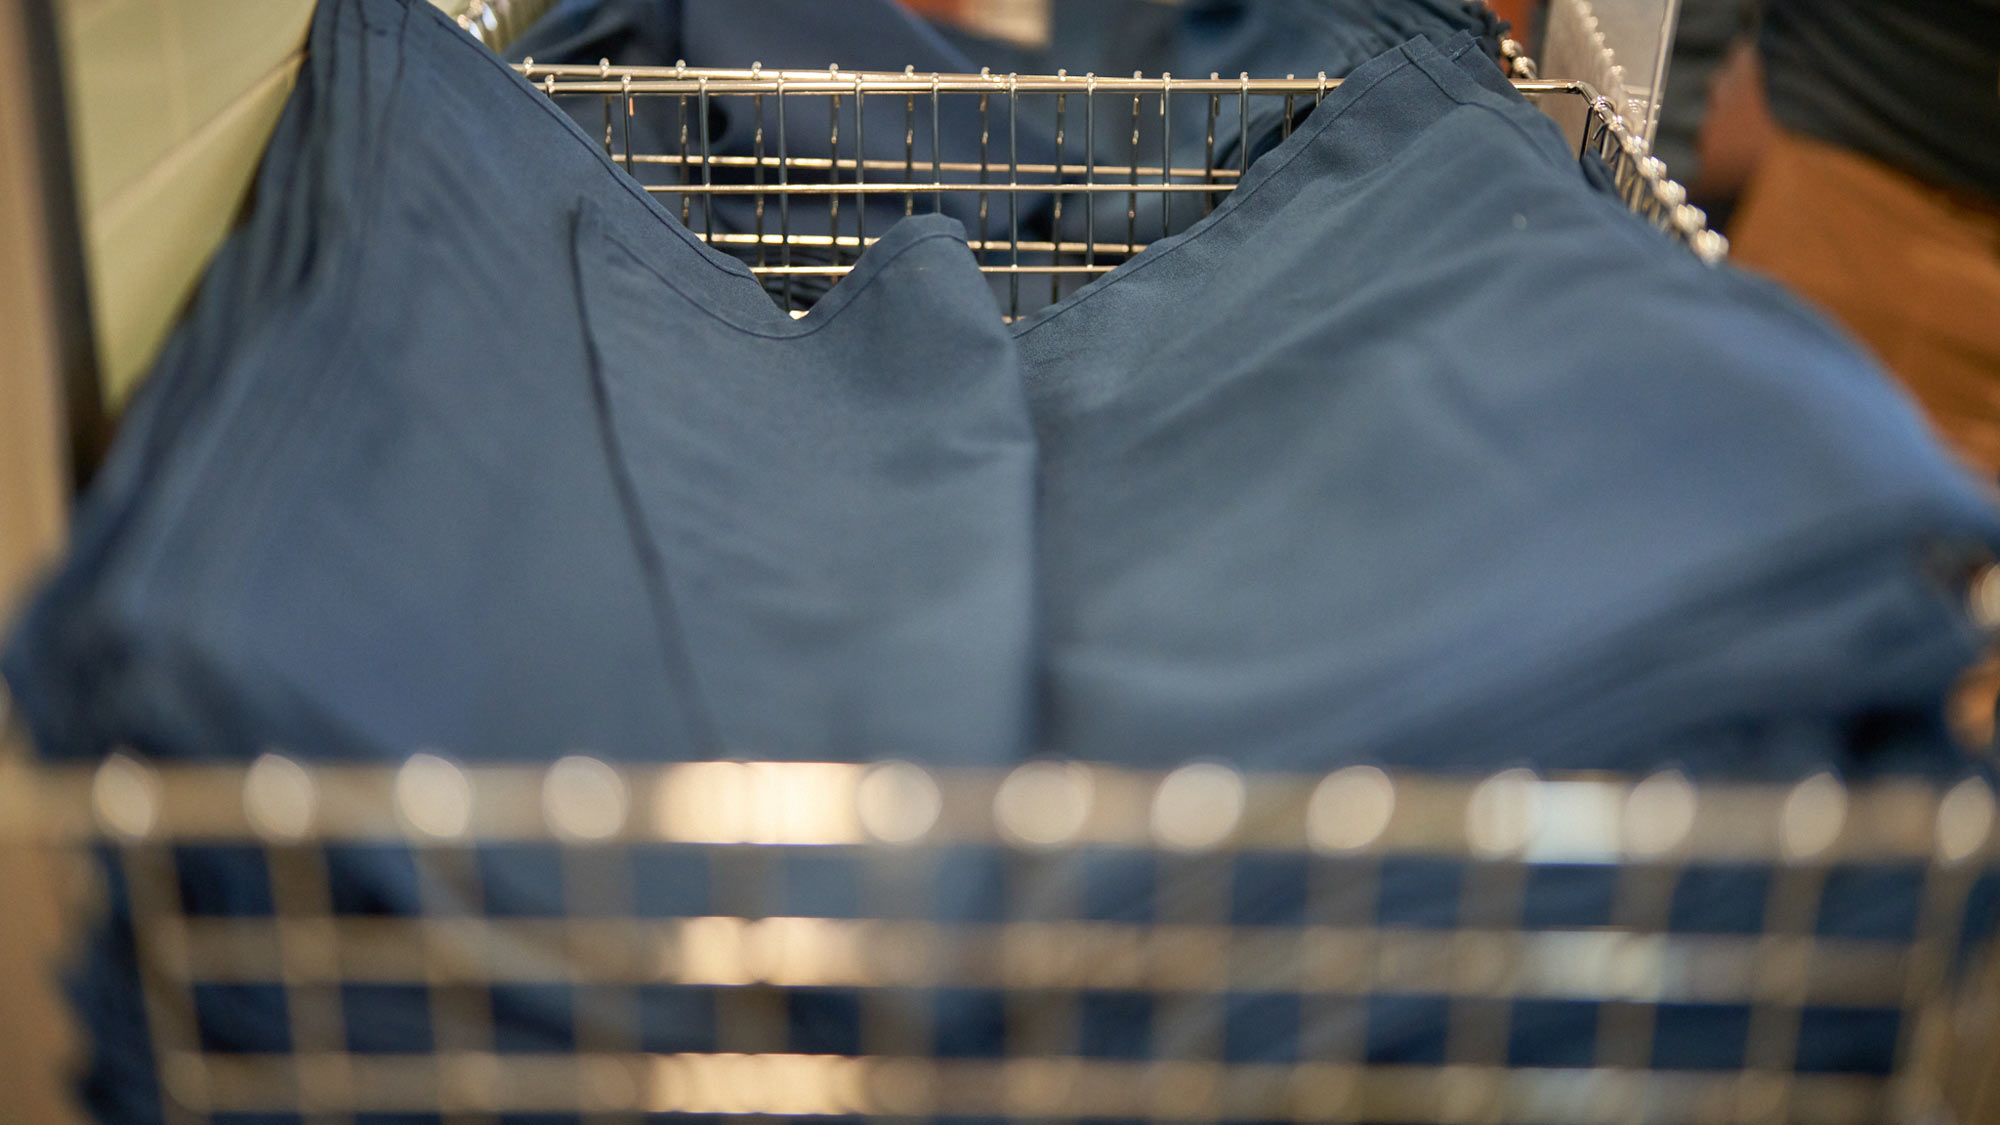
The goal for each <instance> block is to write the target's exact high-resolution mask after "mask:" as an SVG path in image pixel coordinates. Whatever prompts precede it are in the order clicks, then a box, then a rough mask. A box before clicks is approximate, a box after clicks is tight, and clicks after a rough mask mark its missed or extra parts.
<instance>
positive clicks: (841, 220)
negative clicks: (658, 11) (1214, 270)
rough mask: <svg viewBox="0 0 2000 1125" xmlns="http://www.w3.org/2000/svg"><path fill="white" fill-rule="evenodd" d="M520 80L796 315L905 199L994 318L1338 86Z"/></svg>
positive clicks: (1050, 285) (1073, 284)
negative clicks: (1255, 134) (880, 218)
mask: <svg viewBox="0 0 2000 1125" xmlns="http://www.w3.org/2000/svg"><path fill="white" fill-rule="evenodd" d="M1503 61H1504V64H1505V65H1506V66H1507V68H1508V69H1509V71H1510V73H1511V75H1512V77H1513V79H1514V82H1515V85H1516V87H1517V88H1518V89H1519V90H1520V91H1521V92H1522V93H1523V94H1524V95H1526V96H1528V97H1529V98H1531V99H1534V100H1536V101H1538V102H1541V103H1542V104H1543V105H1544V106H1545V108H1549V107H1551V106H1552V105H1553V104H1554V103H1562V102H1568V103H1570V106H1571V108H1572V110H1573V111H1576V112H1579V113H1580V115H1581V116H1582V118H1583V119H1584V122H1585V124H1584V127H1583V131H1582V137H1581V143H1580V145H1579V150H1578V156H1579V159H1582V158H1585V157H1586V156H1588V155H1595V156H1596V157H1599V158H1601V159H1603V160H1604V161H1605V162H1606V164H1607V165H1608V166H1609V168H1610V170H1611V172H1612V175H1613V177H1614V180H1615V183H1616V187H1617V191H1618V193H1619V196H1620V198H1621V199H1622V200H1623V201H1624V203H1625V204H1626V206H1628V207H1629V208H1631V209H1632V210H1633V211H1635V212H1636V213H1638V214H1640V215H1642V216H1643V217H1645V218H1646V220H1647V221H1648V222H1649V223H1651V224H1652V225H1653V226H1655V227H1656V228H1658V229H1660V230H1661V231H1663V232H1664V233H1666V234H1667V235H1668V236H1669V237H1671V238H1673V239H1675V240H1676V241H1678V242H1680V243H1682V244H1683V245H1685V246H1687V247H1688V248H1689V250H1691V251H1692V252H1693V253H1695V254H1696V255H1698V256H1699V257H1701V258H1702V259H1703V260H1704V261H1707V262H1710V263H1714V262H1719V261H1721V260H1722V259H1723V258H1724V257H1725V256H1726V254H1727V250H1728V243H1727V241H1726V240H1725V239H1724V238H1723V237H1722V236H1721V235H1720V234H1718V233H1716V232H1715V231H1713V230H1710V229H1709V228H1708V225H1707V216H1706V215H1705V214H1704V213H1703V212H1702V211H1701V210H1700V209H1699V208H1696V207H1694V206H1692V205H1690V204H1689V203H1688V202H1687V192H1686V190H1685V189H1683V188H1682V187H1681V185H1679V184H1678V183H1676V182H1674V181H1673V180H1672V179H1670V178H1669V177H1668V176H1667V172H1666V168H1665V165H1664V164H1663V163H1662V162H1661V161H1660V160H1659V159H1658V158H1657V157H1654V156H1652V155H1651V153H1650V151H1649V150H1648V148H1647V146H1646V144H1645V143H1644V141H1643V140H1641V139H1640V138H1639V137H1638V136H1637V135H1635V134H1634V133H1633V132H1632V131H1631V130H1630V129H1629V128H1628V127H1627V125H1626V123H1625V121H1624V119H1623V117H1621V116H1620V115H1619V113H1618V112H1617V109H1616V107H1615V106H1614V105H1613V104H1612V102H1611V101H1610V100H1609V99H1607V98H1604V97H1601V96H1599V94H1598V93H1597V92H1596V91H1595V90H1593V89H1592V88H1591V87H1590V86H1588V85H1587V84H1585V83H1582V82H1576V81H1567V80H1564V81H1549V80H1543V79H1540V78H1538V77H1537V76H1536V68H1535V64H1534V62H1533V60H1532V59H1530V58H1528V57H1527V56H1526V55H1525V54H1524V53H1523V52H1522V51H1521V49H1520V47H1519V45H1518V44H1516V43H1513V42H1512V41H1508V42H1507V43H1506V44H1505V45H1504V50H1503ZM516 69H517V70H518V71H519V72H520V73H521V74H522V75H523V76H524V77H526V78H527V79H528V80H529V81H530V82H532V83H534V84H535V85H536V86H537V87H538V88H539V89H541V90H542V91H543V92H544V93H546V94H547V95H548V96H549V97H550V98H551V99H553V100H555V101H556V102H557V103H558V104H560V105H563V106H564V107H565V108H568V109H570V110H571V111H572V113H573V114H574V115H576V116H578V118H579V119H580V120H585V121H588V120H591V119H593V116H594V118H595V119H596V120H598V121H599V122H601V131H599V136H600V138H601V141H602V143H603V145H604V149H605V151H606V153H607V154H608V155H609V156H610V157H611V158H612V159H613V160H614V161H615V162H617V163H618V164H619V165H620V166H621V167H623V168H624V169H625V170H626V171H628V172H630V173H632V174H633V175H634V176H635V177H636V178H638V179H639V180H640V181H641V182H642V183H643V184H644V185H645V186H646V188H647V190H648V191H649V192H652V193H653V194H654V195H655V196H656V197H657V198H659V199H660V200H661V202H662V203H663V204H664V205H665V206H666V207H667V209H668V210H669V211H670V212H671V213H673V214H675V215H677V216H678V217H679V218H680V219H681V221H682V223H683V224H684V225H685V226H687V227H688V228H689V229H690V230H692V231H693V232H695V233H696V234H698V235H699V236H700V237H702V238H704V239H706V240H707V241H709V242H710V243H711V244H714V245H717V246H720V247H724V248H726V249H728V250H730V251H731V252H733V253H735V254H737V255H738V256H740V257H742V258H744V260H745V261H746V264H748V265H749V266H750V268H751V269H752V271H753V272H754V273H755V274H756V275H757V276H759V277H760V278H762V279H763V280H764V282H765V284H766V286H767V288H769V289H771V291H772V293H773V296H774V297H775V298H777V299H778V300H779V302H780V303H781V304H782V305H783V306H784V307H785V308H786V309H787V310H788V311H791V312H793V313H794V314H795V315H803V313H804V310H805V309H806V308H809V307H810V304H811V301H812V299H813V296H814V295H815V294H817V293H819V292H824V290H825V288H826V287H827V286H828V285H829V284H830V283H831V282H832V281H833V280H834V279H837V278H839V277H840V276H843V275H845V274H846V273H847V272H848V271H850V270H851V269H852V268H853V266H854V262H855V260H856V259H858V258H859V256H860V254H861V252H862V251H863V250H864V249H865V248H866V247H868V246H870V245H872V244H873V243H874V242H875V241H876V240H877V239H878V238H879V237H880V236H881V234H882V233H884V232H883V231H882V230H881V229H879V228H878V229H876V230H873V231H871V230H870V229H869V215H870V207H869V203H870V201H879V200H886V201H888V202H889V203H890V204H891V205H893V204H894V203H896V202H900V203H901V205H902V206H901V213H902V214H903V215H911V214H915V213H917V212H918V211H919V210H927V211H941V210H943V209H944V207H945V200H946V198H947V197H965V198H970V199H971V200H974V201H976V220H975V221H974V222H972V223H969V224H968V226H970V227H972V228H973V229H971V230H970V231H969V235H970V237H969V239H968V243H969V245H970V247H971V249H972V250H973V252H974V254H975V255H976V256H977V258H978V261H979V268H980V269H981V271H983V272H984V273H986V274H988V275H990V276H991V277H992V278H994V281H995V285H996V289H998V290H999V291H1000V295H1001V300H1002V303H1003V305H1004V307H1005V312H1006V314H1007V316H1008V317H1009V318H1010V319H1011V318H1015V317H1019V316H1022V315H1024V314H1026V313H1030V312H1033V311H1035V309H1037V308H1039V307H1041V306H1043V305H1045V304H1049V303H1053V302H1055V301H1057V300H1059V299H1060V298H1061V297H1062V296H1064V295H1065V294H1066V293H1068V292H1071V291H1073V290H1074V289H1075V288H1077V287H1079V286H1080V285H1082V284H1083V283H1085V282H1087V281H1089V280H1090V279H1092V278H1094V277H1097V276H1100V275H1102V274H1104V273H1108V272H1110V271H1111V270H1113V269H1116V268H1117V267H1118V266H1119V265H1120V264H1122V263H1123V262H1125V261H1128V260H1130V259H1131V258H1132V257H1133V256H1135V255H1137V254H1138V253H1140V252H1142V251H1143V250H1144V249H1145V248H1146V247H1147V246H1148V245H1149V244H1150V243H1151V242H1152V241H1153V240H1155V239H1157V238H1160V237H1164V236H1166V235H1168V234H1170V233H1172V232H1173V230H1175V229H1179V228H1181V227H1185V226H1186V225H1187V223H1188V222H1190V221H1192V220H1193V219H1194V218H1197V217H1199V216H1200V215H1205V214H1207V213H1208V212H1209V211H1211V210H1213V209H1214V207H1215V205H1216V203H1218V202H1219V201H1220V199H1221V198H1222V196H1223V195H1225V194H1226V193H1227V192H1229V191H1231V190H1232V189H1233V188H1234V187H1235V186H1236V184H1237V183H1238V182H1240V181H1241V179H1242V177H1243V175H1244V174H1245V173H1246V172H1247V171H1248V169H1249V153H1250V147H1251V146H1250V145H1248V144H1246V143H1236V144H1234V145H1230V144H1227V143H1226V137H1227V135H1228V126H1230V125H1233V126H1234V128H1235V133H1234V136H1236V137H1238V138H1241V137H1244V136H1245V135H1246V134H1248V132H1249V130H1250V127H1251V125H1252V123H1253V121H1261V120H1262V119H1263V117H1262V115H1263V113H1264V112H1265V111H1266V107H1276V106H1279V105H1282V107H1283V110H1284V112H1283V114H1282V116H1281V118H1280V121H1281V122H1282V130H1283V132H1282V135H1284V136H1289V135H1290V131H1291V128H1292V126H1293V124H1294V122H1295V121H1296V120H1298V119H1299V118H1301V117H1302V116H1303V115H1304V114H1305V113H1306V112H1307V111H1309V110H1310V109H1311V108H1313V107H1314V106H1316V105H1317V104H1318V102H1319V100H1320V99H1322V98H1324V97H1325V96H1326V95H1327V94H1328V93H1329V92H1331V91H1332V90H1334V89H1335V88H1337V87H1338V86H1339V85H1340V80H1339V79H1337V78H1329V77H1328V76H1326V75H1325V74H1319V75H1315V76H1310V77H1306V78H1301V77H1298V76H1296V75H1291V76H1287V77H1285V78H1282V79H1271V78H1253V77H1252V76H1250V75H1248V74H1244V75H1239V76H1237V77H1235V78H1224V77H1222V76H1221V75H1210V76H1208V77H1206V78H1186V77H1176V76H1173V75H1160V76H1157V77H1150V78H1149V77H1145V76H1142V75H1137V74H1135V75H1133V76H1132V77H1130V78H1124V77H1107V76H1101V75H1095V74H1085V75H1072V74H1069V73H1067V72H1058V73H1057V74H1054V75H1019V74H1007V75H999V74H994V73H992V72H990V71H982V72H981V73H979V74H976V75H973V74H928V73H918V72H916V71H915V70H913V69H906V70H905V71H903V72H901V73H896V72H881V71H853V72H850V71H843V70H840V69H838V68H830V69H828V70H825V71H795V70H767V69H765V68H764V67H762V66H761V65H756V66H752V67H750V68H749V69H706V68H696V67H689V66H686V65H679V66H674V67H614V66H612V65H611V64H610V63H609V62H603V63H600V64H599V65H597V66H594V67H593V66H576V65H562V66H551V65H547V64H542V63H537V62H535V61H534V60H533V59H528V60H525V61H524V62H522V63H521V64H519V65H518V66H517V68H516ZM591 101H596V102H598V103H601V107H602V108H601V112H600V113H598V114H596V115H592V114H590V113H588V112H587V111H580V110H579V107H580V106H583V105H587V104H588V103H589V102H591ZM949 101H963V102H966V103H968V104H975V105H976V107H977V119H978V121H979V128H980V137H979V144H978V159H977V160H966V159H958V160H953V159H947V158H945V157H944V156H943V155H942V154H943V153H944V151H945V149H944V145H943V143H942V138H941V137H940V135H939V130H940V127H941V126H940V122H941V120H942V118H943V110H944V107H945V104H946V103H947V102H949ZM725 102H734V103H746V102H747V103H748V106H749V114H750V116H751V119H752V120H753V121H754V123H755V124H754V127H753V130H752V131H753V139H752V142H751V148H752V151H751V152H750V153H749V154H748V155H743V154H723V153H719V152H716V151H715V150H714V149H715V138H714V137H713V136H712V135H711V129H710V121H711V120H712V118H713V116H714V111H715V110H716V109H717V108H718V107H719V106H721V105H722V104H723V103H725ZM649 103H650V104H649ZM883 103H888V104H889V105H890V106H891V107H892V109H891V112H890V113H889V115H888V119H891V120H895V119H897V115H896V114H895V112H894V109H895V108H898V107H899V108H900V110H901V113H900V118H899V123H900V131H899V132H900V137H901V140H902V146H901V148H902V155H901V159H893V158H884V157H882V156H881V155H879V154H878V155H874V156H870V155H867V151H866V149H865V147H864V142H865V137H866V133H865V130H866V129H867V128H868V126H869V124H870V123H871V122H872V123H874V125H875V127H876V128H881V127H882V123H883V121H884V120H885V117H884V116H883V114H882V111H881V110H879V109H877V110H875V111H872V112H864V107H866V106H869V105H871V104H872V105H875V106H878V107H879V106H881V105H882V104H883ZM1177 116H1178V117H1180V118H1181V120H1183V121H1184V122H1202V123H1205V128H1204V130H1203V137H1204V139H1205V144H1204V145H1202V146H1200V156H1201V157H1202V159H1200V160H1199V161H1192V160H1190V159H1189V157H1188V153H1187V151H1186V149H1185V147H1184V146H1183V147H1182V149H1181V150H1180V151H1179V152H1177V151H1176V146H1175V143H1174V137H1175V130H1174V126H1173V121H1174V119H1175V118H1176V117H1177ZM648 117H650V118H652V119H653V120H659V121H666V122H668V123H669V124H670V125H671V127H670V128H668V129H667V131H666V132H667V136H668V140H669V143H668V144H666V145H664V146H660V147H662V148H663V151H641V150H637V149H635V147H634V145H635V135H634V128H633V123H634V121H635V120H638V119H641V118H648ZM1218 124H1222V125H1223V126H1224V129H1223V130H1222V133H1223V135H1224V136H1225V143H1224V145H1223V146H1222V148H1221V149H1218ZM807 132H812V133H815V134H816V135H815V138H814V139H815V140H816V141H817V140H824V142H825V147H824V148H823V149H816V150H815V152H816V153H824V154H825V155H818V154H815V155H802V154H800V153H799V152H796V151H794V150H795V149H797V148H799V147H800V145H799V143H798V142H799V139H800V138H802V137H803V136H805V134H806V133H807ZM1024 134H1028V135H1030V136H1031V137H1032V138H1033V139H1035V140H1036V141H1038V142H1046V143H1049V144H1052V146H1053V151H1054V159H1053V160H1043V161H1035V160H1024V159H1023V157H1022V146H1023V143H1024ZM1232 149H1233V159H1232V151H1231V150H1232ZM878 153H879V150H878ZM1177 156H1178V158H1179V159H1178V162H1177V159H1176V158H1177ZM1044 196H1046V197H1049V199H1050V204H1049V206H1050V214H1051V223H1052V229H1053V231H1054V234H1053V235H1052V236H1044V237H1034V236H1033V232H1028V233H1024V230H1023V201H1024V200H1025V199H1028V198H1031V197H1037V198H1038V197H1044ZM725 198H736V199H749V200H752V201H753V211H754V216H755V217H754V223H753V229H751V230H748V231H740V232H730V231H724V230H719V229H718V223H717V216H716V208H717V205H718V204H717V201H718V200H721V199H725ZM1197 207H1198V210H1196V209H1195V208H1197ZM808 212H810V213H811V215H812V217H813V221H814V223H813V225H814V226H815V231H816V232H815V233H807V232H805V231H803V230H795V229H794V226H795V219H799V218H803V217H804V216H805V215H806V214H807V213H808ZM822 220H823V221H822ZM1121 220H1122V221H1121ZM797 225H801V226H803V225H804V224H802V223H801V224H797ZM819 230H823V231H824V232H825V233H817V231H819ZM808 281H810V282H812V284H807V282H808Z"/></svg>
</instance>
